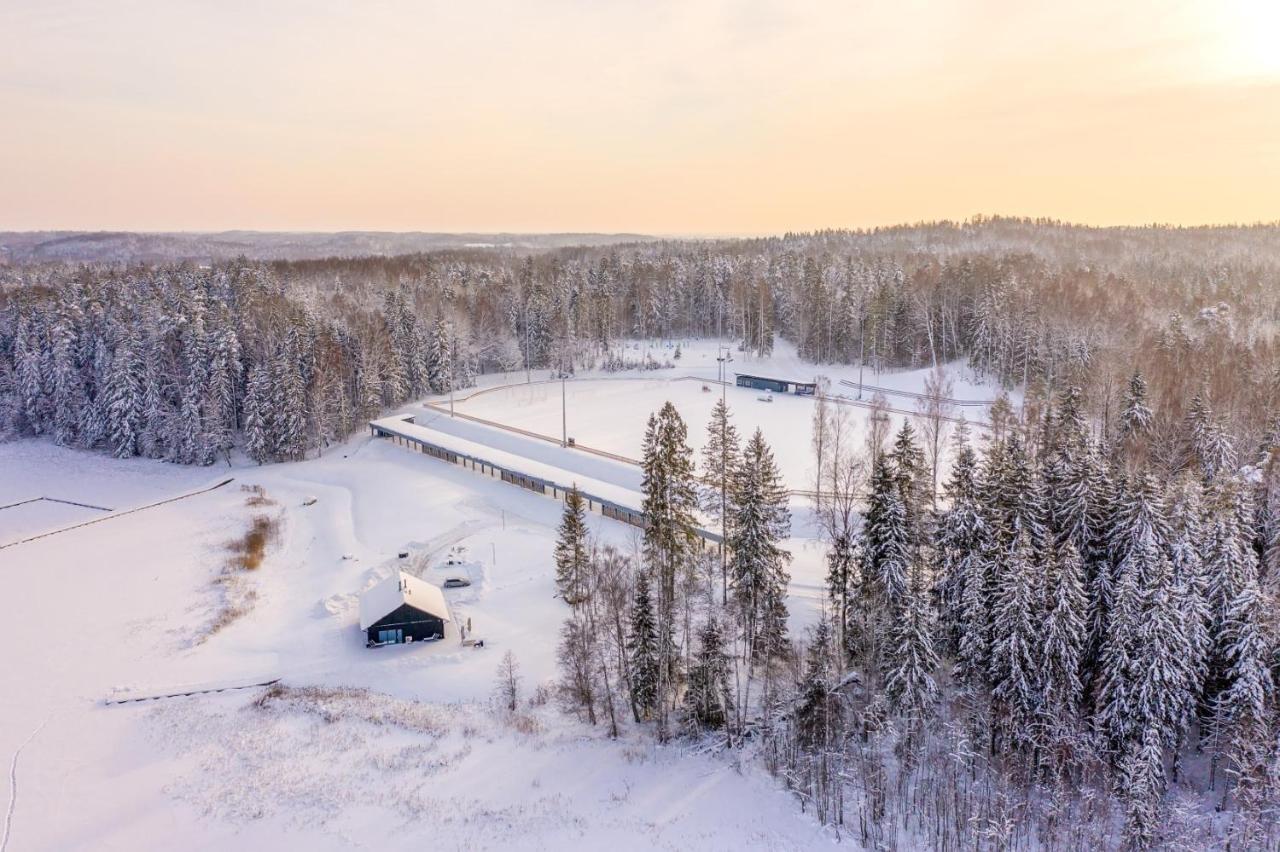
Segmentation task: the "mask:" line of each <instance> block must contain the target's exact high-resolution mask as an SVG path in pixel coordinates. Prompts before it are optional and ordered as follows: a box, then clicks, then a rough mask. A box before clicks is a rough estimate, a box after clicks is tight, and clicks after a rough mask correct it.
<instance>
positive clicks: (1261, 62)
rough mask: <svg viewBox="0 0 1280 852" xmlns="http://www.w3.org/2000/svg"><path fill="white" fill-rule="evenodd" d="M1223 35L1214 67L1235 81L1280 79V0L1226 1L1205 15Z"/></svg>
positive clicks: (1212, 7)
mask: <svg viewBox="0 0 1280 852" xmlns="http://www.w3.org/2000/svg"><path fill="white" fill-rule="evenodd" d="M1205 14H1206V15H1209V16H1211V17H1212V20H1213V21H1215V22H1216V24H1217V27H1218V28H1219V30H1220V32H1221V39H1220V44H1221V48H1220V51H1219V55H1218V56H1217V57H1216V62H1215V65H1216V66H1217V68H1218V70H1219V71H1220V72H1222V73H1225V74H1227V75H1228V76H1232V77H1262V78H1266V79H1268V80H1274V79H1280V0H1224V2H1221V3H1213V4H1210V6H1209V7H1208V10H1207V11H1206V13H1205Z"/></svg>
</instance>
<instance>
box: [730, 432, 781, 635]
mask: <svg viewBox="0 0 1280 852" xmlns="http://www.w3.org/2000/svg"><path fill="white" fill-rule="evenodd" d="M734 495H735V496H734V503H735V509H736V513H735V516H734V519H733V538H732V539H731V540H730V552H731V556H730V561H729V574H730V588H731V592H732V596H733V600H734V603H735V605H736V606H737V608H738V612H739V613H740V616H741V618H742V623H743V624H744V626H745V630H746V636H747V638H748V641H749V642H750V644H751V647H752V649H753V652H754V653H756V654H760V655H765V656H773V655H775V654H776V653H778V652H780V651H781V649H782V645H783V640H784V637H785V634H786V612H785V607H784V608H783V610H782V612H779V611H778V607H779V605H780V604H782V601H783V600H784V598H785V597H786V588H787V583H788V581H789V579H790V577H789V575H788V574H787V570H786V564H787V562H788V561H789V560H790V558H791V557H790V554H789V553H787V552H786V551H785V550H783V549H782V547H781V546H780V543H781V542H782V541H783V540H784V539H785V538H786V537H787V536H788V535H789V534H790V529H791V514H790V512H789V510H788V509H787V493H786V490H785V489H784V488H783V484H782V475H781V473H780V472H779V471H778V466H777V464H776V463H775V462H774V460H773V452H772V450H770V449H769V445H768V444H766V443H765V441H764V435H763V434H761V432H760V430H758V429H757V430H756V432H755V434H754V435H752V437H751V440H750V441H748V442H747V446H746V449H745V450H744V452H743V456H742V464H741V467H740V468H739V472H738V477H737V481H736V482H735V484H734Z"/></svg>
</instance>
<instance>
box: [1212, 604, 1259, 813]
mask: <svg viewBox="0 0 1280 852" xmlns="http://www.w3.org/2000/svg"><path fill="white" fill-rule="evenodd" d="M1265 612H1266V603H1265V599H1264V597H1263V595H1262V593H1261V591H1260V590H1259V589H1258V584H1257V582H1256V581H1253V580H1250V581H1249V582H1247V583H1246V584H1245V586H1244V588H1243V589H1241V590H1240V593H1239V594H1238V595H1237V596H1236V598H1235V600H1233V601H1232V602H1231V605H1230V606H1229V607H1228V612H1227V617H1226V620H1225V624H1224V628H1223V633H1224V634H1225V639H1226V643H1227V662H1228V664H1229V668H1228V670H1227V676H1226V681H1227V686H1226V689H1225V690H1223V692H1222V693H1221V694H1220V695H1219V696H1218V699H1217V704H1216V708H1215V711H1216V712H1215V717H1214V728H1215V730H1216V732H1217V733H1218V735H1219V737H1218V738H1219V741H1220V742H1223V743H1224V744H1225V745H1226V750H1227V755H1228V757H1229V758H1230V768H1229V772H1230V774H1231V777H1232V779H1233V781H1234V783H1235V786H1236V795H1237V797H1238V799H1239V801H1240V805H1241V809H1242V810H1243V811H1245V813H1246V814H1247V815H1249V816H1253V817H1256V815H1257V813H1258V811H1259V810H1260V809H1261V807H1262V805H1263V803H1264V802H1265V800H1266V796H1267V791H1266V784H1267V781H1268V778H1267V769H1268V764H1269V761H1270V759H1271V758H1272V757H1273V755H1272V748H1273V747H1274V741H1273V739H1272V733H1271V730H1270V725H1271V715H1270V713H1269V709H1270V708H1269V706H1268V697H1269V696H1271V695H1272V694H1273V691H1274V681H1273V678H1272V673H1271V662H1272V660H1273V654H1272V649H1271V646H1270V644H1269V642H1268V639H1267V636H1266V634H1265V632H1264V627H1263V619H1264V617H1265V615H1264V613H1265Z"/></svg>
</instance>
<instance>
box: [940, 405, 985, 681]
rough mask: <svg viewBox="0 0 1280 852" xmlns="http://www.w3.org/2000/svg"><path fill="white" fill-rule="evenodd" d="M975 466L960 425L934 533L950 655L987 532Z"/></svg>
mask: <svg viewBox="0 0 1280 852" xmlns="http://www.w3.org/2000/svg"><path fill="white" fill-rule="evenodd" d="M977 464H978V461H977V456H976V455H975V454H974V452H973V448H972V447H970V446H969V442H968V440H967V432H966V430H965V429H964V427H963V426H961V428H960V429H959V430H957V437H956V458H955V462H954V464H953V465H952V468H951V476H950V477H949V478H948V480H947V482H946V483H945V484H944V485H943V493H944V494H945V496H946V498H947V503H948V505H949V507H950V508H948V509H947V510H946V512H945V513H943V515H942V520H941V523H940V525H939V528H938V534H937V549H938V555H939V557H940V559H941V562H942V578H941V580H940V582H939V588H938V597H939V600H940V602H941V609H942V624H943V631H942V636H941V638H942V639H943V641H944V647H945V648H946V650H947V651H948V653H950V654H951V655H953V656H954V655H956V654H957V653H958V652H959V649H960V637H961V635H962V634H963V632H964V629H965V619H964V605H965V604H964V601H965V594H966V583H967V582H968V578H969V577H970V575H971V574H972V573H973V564H972V563H973V562H974V561H975V560H977V559H979V558H980V551H981V547H982V539H983V536H984V535H985V531H986V528H985V524H984V521H983V517H982V507H981V506H980V504H979V494H978V482H977Z"/></svg>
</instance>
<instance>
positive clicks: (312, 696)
mask: <svg viewBox="0 0 1280 852" xmlns="http://www.w3.org/2000/svg"><path fill="white" fill-rule="evenodd" d="M254 706H256V707H257V708H258V709H260V710H264V711H268V712H272V711H275V712H279V711H289V712H294V713H304V714H306V715H309V716H315V717H317V718H319V719H321V720H323V721H324V722H327V723H333V722H338V721H342V720H349V721H358V722H364V723H367V724H370V725H378V726H387V727H396V728H402V729H404V730H407V731H413V732H415V733H419V734H432V735H435V736H441V735H443V734H444V733H445V732H447V730H448V729H449V724H448V723H449V721H450V720H449V715H448V712H447V711H446V710H445V709H443V708H441V707H437V706H435V705H431V704H422V703H419V702H416V701H409V700H406V699H403V698H395V697H393V696H390V695H386V694H385V693H380V692H371V691H369V690H367V689H362V688H358V687H325V686H286V685H284V684H280V683H277V684H274V685H272V686H271V687H269V688H268V689H267V690H266V691H265V692H263V694H262V695H261V696H260V697H259V698H258V700H257V701H255V702H254Z"/></svg>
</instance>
